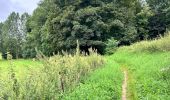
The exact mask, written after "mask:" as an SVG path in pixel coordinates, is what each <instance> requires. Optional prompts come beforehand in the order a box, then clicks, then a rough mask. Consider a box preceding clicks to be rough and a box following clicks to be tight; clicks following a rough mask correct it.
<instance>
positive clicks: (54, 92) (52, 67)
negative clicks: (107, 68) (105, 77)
mask: <svg viewBox="0 0 170 100" xmlns="http://www.w3.org/2000/svg"><path fill="white" fill-rule="evenodd" d="M63 54H64V55H63V56H62V55H55V56H53V57H50V58H47V57H45V56H43V55H38V58H39V59H40V61H41V63H43V66H42V67H40V68H38V69H35V68H34V67H31V68H28V69H27V70H28V71H27V74H26V75H25V76H24V77H23V78H19V77H21V76H19V77H18V76H17V73H16V72H15V70H13V69H14V68H15V66H12V65H13V64H10V65H11V68H8V69H11V70H10V72H7V73H9V74H4V75H3V77H0V80H2V81H0V87H2V88H0V89H1V91H0V98H3V99H41V100H46V99H59V98H60V97H62V95H63V94H64V93H65V92H67V91H70V90H72V89H73V88H74V87H76V86H77V85H78V84H79V83H80V82H81V80H82V79H83V77H86V76H87V75H88V73H90V72H92V71H94V70H95V69H96V68H99V67H101V66H102V65H103V64H104V59H103V57H101V56H100V55H98V54H97V53H95V52H91V53H90V56H83V55H80V54H79V53H76V55H69V54H67V53H64V52H63ZM35 67H36V66H35ZM0 75H1V74H0ZM11 76H12V77H11Z"/></svg>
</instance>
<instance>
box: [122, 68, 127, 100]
mask: <svg viewBox="0 0 170 100" xmlns="http://www.w3.org/2000/svg"><path fill="white" fill-rule="evenodd" d="M123 74H124V80H123V84H122V100H127V81H128V74H127V70H124V71H123Z"/></svg>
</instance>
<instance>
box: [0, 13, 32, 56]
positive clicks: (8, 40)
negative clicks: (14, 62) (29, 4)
mask: <svg viewBox="0 0 170 100" xmlns="http://www.w3.org/2000/svg"><path fill="white" fill-rule="evenodd" d="M28 16H29V15H28V14H27V13H24V14H23V15H22V16H21V17H20V15H19V14H18V13H15V12H12V13H11V14H10V15H9V17H8V19H7V20H6V21H5V22H4V23H3V26H2V30H1V39H0V40H1V42H0V43H1V48H0V51H1V52H2V53H3V57H4V58H7V55H6V53H7V52H10V53H11V54H12V56H13V58H19V57H22V50H23V48H22V47H23V45H24V42H25V41H26V40H25V38H26V26H25V23H26V21H27V17H28Z"/></svg>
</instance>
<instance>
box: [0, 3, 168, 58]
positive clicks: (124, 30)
mask: <svg viewBox="0 0 170 100" xmlns="http://www.w3.org/2000/svg"><path fill="white" fill-rule="evenodd" d="M169 5H170V2H169V0H164V1H160V0H64V1H63V0H42V1H41V2H40V3H39V5H38V7H37V8H36V9H35V10H34V12H33V14H32V15H28V14H27V13H25V14H23V15H21V16H20V15H19V14H18V13H15V12H13V13H11V14H10V15H9V17H8V18H7V20H6V21H5V22H4V23H1V24H0V52H2V54H3V58H6V53H7V52H10V53H11V54H12V56H13V58H34V57H35V56H36V49H37V50H39V51H42V52H43V54H45V55H46V56H52V55H53V54H57V53H58V52H61V51H62V50H64V51H67V52H70V53H71V52H73V51H74V50H75V48H76V41H75V40H79V41H80V49H81V50H82V51H85V52H87V53H88V52H89V51H88V49H89V48H91V47H92V48H95V49H97V51H98V53H100V54H105V53H107V54H108V53H109V54H111V52H110V51H108V48H107V45H108V44H107V42H108V41H107V40H109V39H112V38H114V39H115V41H118V46H122V45H130V44H132V43H134V42H137V41H141V40H145V39H153V38H157V37H159V36H160V35H161V36H164V33H165V32H166V31H168V30H169V26H170V20H169V16H170V10H169V9H170V8H169V7H170V6H169ZM112 49H114V48H113V47H112Z"/></svg>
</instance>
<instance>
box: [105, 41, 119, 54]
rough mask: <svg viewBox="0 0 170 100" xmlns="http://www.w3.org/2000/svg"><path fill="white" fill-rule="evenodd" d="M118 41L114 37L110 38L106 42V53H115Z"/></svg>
mask: <svg viewBox="0 0 170 100" xmlns="http://www.w3.org/2000/svg"><path fill="white" fill-rule="evenodd" d="M118 43H119V42H118V41H117V40H115V39H114V38H111V39H108V41H107V42H106V49H105V53H106V54H109V55H110V54H113V53H114V52H115V51H116V50H117V48H118Z"/></svg>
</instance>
